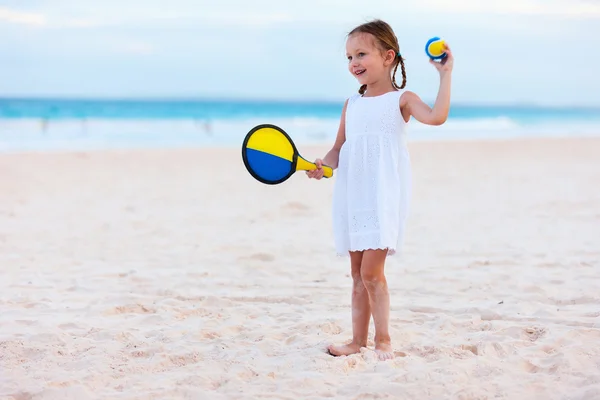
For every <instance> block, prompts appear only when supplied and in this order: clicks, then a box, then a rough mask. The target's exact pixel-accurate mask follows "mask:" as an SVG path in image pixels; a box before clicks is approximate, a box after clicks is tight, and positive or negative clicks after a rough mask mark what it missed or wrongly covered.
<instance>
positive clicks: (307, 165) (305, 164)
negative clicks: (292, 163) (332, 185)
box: [296, 156, 333, 178]
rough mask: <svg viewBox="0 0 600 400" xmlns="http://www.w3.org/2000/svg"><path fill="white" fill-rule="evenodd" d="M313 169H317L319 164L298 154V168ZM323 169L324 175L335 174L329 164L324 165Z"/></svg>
mask: <svg viewBox="0 0 600 400" xmlns="http://www.w3.org/2000/svg"><path fill="white" fill-rule="evenodd" d="M313 169H317V165H316V164H315V163H313V162H310V161H307V160H305V159H304V158H302V157H300V156H298V160H297V162H296V170H302V171H310V170H313ZM321 169H323V177H324V178H331V177H332V176H333V168H331V167H330V166H328V165H322V166H321Z"/></svg>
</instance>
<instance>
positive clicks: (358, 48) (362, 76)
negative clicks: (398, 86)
mask: <svg viewBox="0 0 600 400" xmlns="http://www.w3.org/2000/svg"><path fill="white" fill-rule="evenodd" d="M346 57H348V71H350V73H351V74H352V76H354V77H355V78H356V79H357V80H358V82H359V83H360V84H361V85H365V84H366V85H369V84H373V83H375V82H377V81H379V80H382V79H386V77H388V78H389V71H388V66H389V65H390V63H389V62H388V60H386V59H385V58H384V55H383V54H382V53H381V50H380V49H379V48H377V47H375V38H374V37H373V36H372V35H370V34H365V33H359V34H355V35H352V36H350V37H349V38H348V40H347V41H346ZM388 58H389V57H388Z"/></svg>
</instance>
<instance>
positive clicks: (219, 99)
mask: <svg viewBox="0 0 600 400" xmlns="http://www.w3.org/2000/svg"><path fill="white" fill-rule="evenodd" d="M11 100H17V101H97V102H133V101H135V102H210V101H216V102H243V103H259V102H264V103H272V102H281V103H317V104H328V105H340V106H342V105H343V102H344V101H345V100H346V98H342V97H341V98H340V100H335V99H334V98H321V99H319V98H315V97H297V98H292V97H285V98H281V97H279V98H278V97H267V96H264V97H259V96H257V97H246V96H239V97H233V96H212V97H211V96H210V95H198V96H180V95H167V96H158V95H153V96H148V95H146V96H85V95H77V96H74V95H68V96H66V95H35V96H31V95H26V96H25V95H11V96H2V95H0V102H4V101H11ZM423 101H425V102H426V103H428V104H429V103H431V104H433V103H434V101H431V100H428V99H423ZM452 104H454V105H455V106H459V107H515V106H518V107H536V108H547V109H552V108H578V109H591V110H599V111H600V103H598V104H595V103H579V104H576V103H556V104H549V103H541V102H536V101H518V100H515V101H496V102H493V101H477V100H472V101H455V102H453V103H451V106H452Z"/></svg>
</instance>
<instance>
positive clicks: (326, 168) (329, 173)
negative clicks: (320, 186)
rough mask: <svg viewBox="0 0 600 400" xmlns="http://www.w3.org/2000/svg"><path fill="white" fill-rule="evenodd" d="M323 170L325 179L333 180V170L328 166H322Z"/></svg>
mask: <svg viewBox="0 0 600 400" xmlns="http://www.w3.org/2000/svg"><path fill="white" fill-rule="evenodd" d="M321 168H322V169H323V177H324V178H331V177H332V176H333V168H331V167H330V166H328V165H322V166H321Z"/></svg>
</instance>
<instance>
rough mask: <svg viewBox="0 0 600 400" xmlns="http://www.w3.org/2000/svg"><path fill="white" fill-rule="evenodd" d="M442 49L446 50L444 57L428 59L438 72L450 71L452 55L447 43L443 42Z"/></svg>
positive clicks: (452, 65) (452, 62)
mask: <svg viewBox="0 0 600 400" xmlns="http://www.w3.org/2000/svg"><path fill="white" fill-rule="evenodd" d="M444 50H445V51H446V57H444V58H443V59H442V61H434V60H431V59H430V60H429V63H430V64H433V66H434V67H435V69H437V70H438V72H439V73H440V74H441V73H444V72H450V71H452V67H454V56H453V55H452V51H451V50H450V46H448V43H444Z"/></svg>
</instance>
